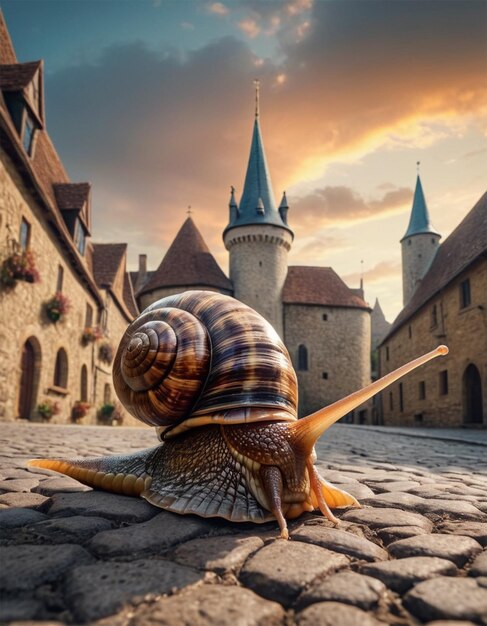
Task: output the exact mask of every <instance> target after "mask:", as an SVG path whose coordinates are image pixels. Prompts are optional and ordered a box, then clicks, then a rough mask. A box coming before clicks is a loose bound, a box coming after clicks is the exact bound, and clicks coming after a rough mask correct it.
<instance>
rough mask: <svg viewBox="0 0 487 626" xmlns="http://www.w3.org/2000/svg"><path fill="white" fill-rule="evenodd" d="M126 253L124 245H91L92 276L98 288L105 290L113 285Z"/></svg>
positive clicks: (125, 245)
mask: <svg viewBox="0 0 487 626" xmlns="http://www.w3.org/2000/svg"><path fill="white" fill-rule="evenodd" d="M126 252H127V244H126V243H94V244H93V275H94V277H95V281H96V284H97V285H98V287H100V288H107V287H111V286H112V285H113V282H114V280H115V277H116V275H117V272H118V269H119V267H120V263H121V262H122V260H123V258H124V256H125V254H126Z"/></svg>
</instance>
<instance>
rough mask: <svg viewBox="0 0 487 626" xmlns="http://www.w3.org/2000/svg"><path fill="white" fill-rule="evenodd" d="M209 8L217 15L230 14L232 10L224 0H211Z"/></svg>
mask: <svg viewBox="0 0 487 626" xmlns="http://www.w3.org/2000/svg"><path fill="white" fill-rule="evenodd" d="M207 9H208V11H209V12H210V13H214V14H215V15H228V13H229V12H230V9H229V8H228V7H227V6H226V5H225V4H223V3H222V2H211V3H210V4H208V5H207Z"/></svg>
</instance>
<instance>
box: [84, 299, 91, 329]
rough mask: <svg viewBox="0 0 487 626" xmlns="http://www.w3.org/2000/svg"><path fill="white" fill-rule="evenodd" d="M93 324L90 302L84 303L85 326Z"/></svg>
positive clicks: (88, 326) (89, 326)
mask: <svg viewBox="0 0 487 626" xmlns="http://www.w3.org/2000/svg"><path fill="white" fill-rule="evenodd" d="M92 326H93V307H92V306H91V304H88V302H87V303H86V314H85V328H91V327H92Z"/></svg>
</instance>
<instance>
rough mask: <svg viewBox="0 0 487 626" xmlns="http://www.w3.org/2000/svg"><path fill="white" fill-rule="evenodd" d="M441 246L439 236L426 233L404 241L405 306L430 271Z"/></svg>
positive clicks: (402, 244)
mask: <svg viewBox="0 0 487 626" xmlns="http://www.w3.org/2000/svg"><path fill="white" fill-rule="evenodd" d="M439 245H440V237H439V235H432V234H426V233H425V234H420V235H413V236H412V237H408V238H407V239H404V240H403V241H402V243H401V254H402V292H403V305H406V304H407V303H408V302H409V300H410V299H411V296H412V295H413V291H414V290H415V289H416V286H417V285H418V282H419V281H420V280H421V278H422V277H423V276H424V275H425V274H426V272H427V271H428V268H429V266H430V265H431V262H432V260H433V258H434V256H435V254H436V252H437V250H438V246H439Z"/></svg>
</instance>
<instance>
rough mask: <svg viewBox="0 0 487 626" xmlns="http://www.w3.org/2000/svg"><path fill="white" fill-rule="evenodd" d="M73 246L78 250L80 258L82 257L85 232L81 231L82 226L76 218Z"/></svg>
mask: <svg viewBox="0 0 487 626" xmlns="http://www.w3.org/2000/svg"><path fill="white" fill-rule="evenodd" d="M74 245H75V246H76V247H77V248H78V252H79V253H80V254H81V256H83V255H84V253H85V245H86V239H85V231H84V229H83V225H82V224H81V222H80V220H79V219H78V218H76V224H75V227H74Z"/></svg>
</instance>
